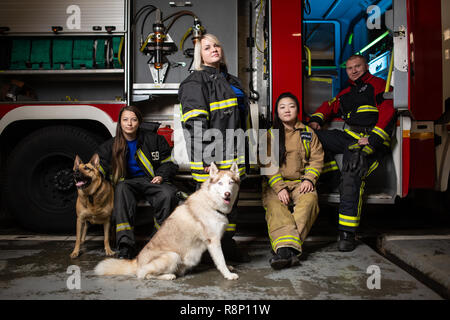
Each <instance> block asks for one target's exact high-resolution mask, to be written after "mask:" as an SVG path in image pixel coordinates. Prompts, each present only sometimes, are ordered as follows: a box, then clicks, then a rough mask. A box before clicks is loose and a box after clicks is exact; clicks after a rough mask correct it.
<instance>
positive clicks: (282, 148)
mask: <svg viewBox="0 0 450 320" xmlns="http://www.w3.org/2000/svg"><path fill="white" fill-rule="evenodd" d="M283 98H291V99H292V100H294V102H295V104H296V106H297V114H299V113H300V105H299V103H298V99H297V97H296V96H295V95H294V94H292V93H290V92H283V93H282V94H280V95H279V96H278V98H277V101H276V102H275V114H274V118H273V126H272V127H273V128H274V129H278V132H279V138H280V140H279V143H278V146H279V150H280V153H279V155H280V166H281V165H282V164H283V163H284V162H285V161H286V145H285V144H286V135H285V133H284V125H283V121H281V119H280V117H279V115H278V103H279V102H280V100H281V99H283Z"/></svg>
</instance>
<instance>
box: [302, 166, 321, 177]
mask: <svg viewBox="0 0 450 320" xmlns="http://www.w3.org/2000/svg"><path fill="white" fill-rule="evenodd" d="M307 173H312V174H313V175H315V176H316V177H317V178H318V177H319V176H320V173H319V171H318V170H317V169H315V168H313V167H307V168H306V169H305V174H307Z"/></svg>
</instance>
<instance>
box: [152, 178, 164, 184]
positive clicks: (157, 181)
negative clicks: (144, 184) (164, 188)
mask: <svg viewBox="0 0 450 320" xmlns="http://www.w3.org/2000/svg"><path fill="white" fill-rule="evenodd" d="M162 181H163V178H162V177H161V176H156V177H154V178H153V179H152V181H150V182H151V183H156V184H161V182H162Z"/></svg>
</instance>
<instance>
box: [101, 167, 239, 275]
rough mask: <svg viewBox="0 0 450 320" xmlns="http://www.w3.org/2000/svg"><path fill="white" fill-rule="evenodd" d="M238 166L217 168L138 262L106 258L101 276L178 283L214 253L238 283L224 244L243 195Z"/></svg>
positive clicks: (221, 268) (219, 266)
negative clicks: (205, 254)
mask: <svg viewBox="0 0 450 320" xmlns="http://www.w3.org/2000/svg"><path fill="white" fill-rule="evenodd" d="M239 183H240V179H239V171H238V166H237V165H236V163H233V165H232V166H231V169H230V170H219V169H217V167H216V165H215V164H214V163H212V164H211V170H210V176H209V178H208V180H206V181H205V182H204V183H203V184H202V186H201V188H200V189H199V190H197V191H196V192H194V193H193V194H192V195H191V196H189V198H188V199H187V200H186V201H185V202H184V203H183V204H182V205H180V206H178V207H177V208H176V209H175V210H174V212H173V213H172V214H171V215H170V216H169V217H168V218H167V219H166V220H165V221H164V223H163V224H162V226H161V228H160V229H159V230H158V232H156V234H155V235H154V236H153V238H152V239H151V240H150V241H149V242H148V243H147V245H146V246H145V247H144V248H143V249H142V250H141V252H140V253H139V255H138V256H137V258H136V259H134V260H119V259H106V260H103V261H102V262H100V263H99V264H98V265H97V266H96V267H95V273H96V274H97V275H137V277H138V278H140V279H143V278H146V279H151V278H157V279H163V280H173V279H175V278H176V277H177V276H182V275H183V274H184V273H185V272H186V271H187V270H189V269H190V268H192V267H194V266H196V265H197V264H198V263H199V262H200V259H201V256H202V254H203V252H204V251H205V250H206V249H208V251H209V253H210V255H211V257H212V259H213V261H214V263H215V265H216V267H217V269H218V270H219V271H220V272H221V273H222V275H223V276H224V277H225V278H226V279H228V280H235V279H238V278H239V276H238V275H237V274H236V273H231V272H230V270H229V269H228V267H227V265H226V264H225V258H224V256H223V252H222V247H221V244H220V240H221V238H222V235H223V233H224V231H225V227H226V225H227V224H228V219H227V217H226V215H227V214H229V213H230V212H231V209H232V207H233V204H234V202H235V201H236V198H237V195H238V191H239Z"/></svg>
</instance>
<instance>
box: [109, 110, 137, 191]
mask: <svg viewBox="0 0 450 320" xmlns="http://www.w3.org/2000/svg"><path fill="white" fill-rule="evenodd" d="M125 110H127V111H131V112H134V114H135V115H136V117H137V118H138V122H139V125H141V124H142V119H143V118H142V113H141V111H140V110H139V109H138V108H137V107H135V106H125V107H123V108H122V109H120V112H119V120H118V122H117V128H116V136H115V137H114V142H113V146H112V161H111V173H112V182H113V183H114V184H117V182H118V181H119V179H120V178H121V177H123V176H125V172H126V165H127V161H126V158H125V156H126V150H127V141H126V139H125V137H124V135H123V131H122V126H121V123H122V113H123V112H124V111H125ZM138 131H139V129H138Z"/></svg>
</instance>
